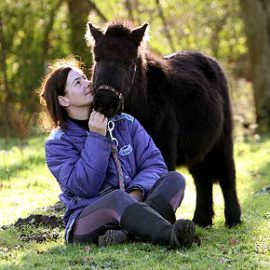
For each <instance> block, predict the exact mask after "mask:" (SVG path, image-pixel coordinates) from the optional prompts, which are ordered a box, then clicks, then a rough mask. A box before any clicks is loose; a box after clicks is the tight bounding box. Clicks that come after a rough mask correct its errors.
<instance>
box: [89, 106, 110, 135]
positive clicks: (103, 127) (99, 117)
mask: <svg viewBox="0 0 270 270" xmlns="http://www.w3.org/2000/svg"><path fill="white" fill-rule="evenodd" d="M107 123H108V118H107V117H105V116H104V115H103V114H101V113H99V112H96V111H93V112H91V114H90V117H89V121H88V127H89V130H90V131H93V132H96V133H98V134H100V135H103V136H106V131H107Z"/></svg>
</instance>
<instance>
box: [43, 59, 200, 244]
mask: <svg viewBox="0 0 270 270" xmlns="http://www.w3.org/2000/svg"><path fill="white" fill-rule="evenodd" d="M40 97H41V100H42V101H43V103H45V105H46V108H47V112H48V116H49V118H50V120H51V122H52V124H53V126H54V127H55V129H54V130H52V132H51V134H50V136H49V138H48V140H47V142H46V145H45V150H46V162H47V165H48V167H49V169H50V171H51V172H52V174H53V175H54V176H55V178H56V179H57V181H58V183H59V185H60V188H61V190H62V193H61V195H60V199H61V201H62V202H63V203H64V205H65V206H66V212H65V214H64V222H65V225H66V234H65V240H66V242H90V243H96V244H99V246H106V245H110V244H117V243H123V242H127V241H128V240H129V239H131V238H136V239H140V240H142V241H151V242H153V243H158V244H163V245H166V246H168V247H171V248H181V247H189V246H191V245H192V243H193V242H194V241H197V240H198V237H197V236H196V234H195V225H194V224H193V222H192V221H190V220H184V219H180V220H177V221H176V220H175V211H176V209H177V208H178V207H179V206H180V204H181V202H182V199H183V196H184V190H185V180H184V178H183V176H182V175H181V174H179V173H177V172H168V171H167V167H166V165H165V163H164V160H163V158H162V156H161V153H160V151H159V150H158V149H157V147H156V146H155V144H154V142H153V140H152V139H151V137H150V136H149V135H148V134H147V133H146V131H145V130H144V128H143V127H142V126H141V125H140V123H139V122H138V121H137V120H136V119H135V118H133V117H132V116H130V115H128V114H124V113H122V114H120V115H115V116H113V117H112V118H110V119H107V118H106V117H105V116H104V115H102V114H100V113H99V112H97V111H94V110H91V104H92V101H93V90H92V88H91V83H90V81H89V80H88V79H87V78H86V76H85V75H84V74H83V72H82V70H81V69H80V67H79V64H78V63H77V62H75V61H73V62H68V61H61V62H58V63H57V64H56V65H54V66H53V67H52V69H51V71H50V72H49V74H48V75H47V76H46V77H45V79H44V81H43V84H42V87H41V92H40ZM108 121H109V125H108ZM108 127H109V128H110V129H111V133H112V134H113V136H114V138H115V139H116V140H111V138H110V137H109V136H108ZM116 141H117V143H118V148H117V151H116V154H115V153H114V152H113V149H114V147H113V146H114V143H115V142H116ZM119 166H120V167H121V168H119ZM121 172H122V173H121Z"/></svg>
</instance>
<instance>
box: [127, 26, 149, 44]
mask: <svg viewBox="0 0 270 270" xmlns="http://www.w3.org/2000/svg"><path fill="white" fill-rule="evenodd" d="M147 28H148V23H145V24H144V25H143V26H141V27H139V28H136V29H134V30H133V31H132V32H131V34H130V36H131V38H132V40H133V41H134V43H135V44H136V46H139V45H140V43H141V41H142V40H143V38H144V36H145V30H146V29H147Z"/></svg>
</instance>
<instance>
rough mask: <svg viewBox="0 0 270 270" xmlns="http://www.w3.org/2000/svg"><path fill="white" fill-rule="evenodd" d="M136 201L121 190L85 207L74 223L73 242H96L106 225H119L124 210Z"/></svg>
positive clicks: (106, 227) (105, 229)
mask: <svg viewBox="0 0 270 270" xmlns="http://www.w3.org/2000/svg"><path fill="white" fill-rule="evenodd" d="M135 202H136V201H135V199H133V198H132V197H131V196H129V195H128V194H127V193H126V192H123V191H122V190H114V191H112V192H111V193H109V194H106V195H104V196H103V197H101V198H100V199H99V200H97V201H96V202H95V203H93V204H91V205H89V206H87V207H85V209H84V210H83V211H82V212H81V214H80V215H79V216H78V218H77V219H76V221H75V224H74V228H73V236H72V240H73V241H74V242H94V243H97V242H98V237H99V236H100V235H102V234H104V233H105V232H106V231H107V230H108V229H109V227H108V224H112V223H114V224H115V223H117V224H119V222H120V219H121V216H122V214H123V212H124V210H125V209H126V208H127V207H128V206H130V205H132V204H134V203H135Z"/></svg>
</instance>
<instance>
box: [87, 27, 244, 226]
mask: <svg viewBox="0 0 270 270" xmlns="http://www.w3.org/2000/svg"><path fill="white" fill-rule="evenodd" d="M146 27H147V26H146V25H144V26H143V27H141V28H138V29H136V30H133V31H132V30H131V29H128V28H127V27H125V26H122V25H117V24H116V25H111V26H109V27H108V28H107V31H106V32H105V34H103V33H101V32H100V31H99V30H97V29H96V28H94V27H93V26H92V25H90V31H91V33H92V35H93V37H94V39H95V42H96V44H95V47H94V49H93V52H94V57H95V58H96V57H98V60H99V61H100V63H101V60H102V59H106V61H103V62H104V63H105V64H103V67H102V66H101V64H100V67H99V70H98V72H99V73H98V72H97V71H96V70H95V68H96V67H95V66H94V76H93V77H94V82H95V80H96V81H98V79H100V82H101V83H103V81H104V80H105V81H106V79H103V81H102V78H103V77H102V76H103V74H105V73H106V68H108V66H111V65H112V62H114V61H116V60H117V61H119V62H118V63H113V64H115V69H117V68H118V67H119V66H120V63H121V57H124V56H122V55H125V58H128V59H129V58H130V57H133V59H134V61H136V73H135V77H133V80H130V85H125V86H124V87H123V88H124V89H129V90H128V91H126V92H125V93H123V94H124V96H125V109H124V110H125V111H126V112H127V113H130V114H131V115H133V116H135V117H136V118H137V119H138V120H139V121H140V122H141V124H142V125H143V126H144V127H145V129H146V130H147V131H148V133H149V134H150V135H151V136H152V138H153V139H154V141H155V143H156V145H157V146H158V147H159V148H160V150H161V152H162V155H163V157H164V159H165V161H166V164H167V166H168V168H169V170H175V168H176V167H177V166H180V165H185V166H187V167H188V169H189V171H190V173H191V174H192V176H193V178H194V181H195V185H196V191H197V201H196V210H195V214H194V218H193V221H194V222H195V223H197V224H199V225H201V226H207V225H210V224H212V218H213V215H214V211H213V205H212V204H213V199H212V188H213V183H214V182H218V183H219V184H220V186H221V189H222V192H223V196H224V201H225V219H226V225H228V226H229V227H231V226H234V225H236V224H238V223H240V222H241V221H240V215H241V210H240V206H239V203H238V199H237V194H236V184H235V165H234V159H233V139H232V129H233V128H232V113H231V105H230V99H229V91H228V85H227V81H226V78H225V75H224V73H223V71H222V69H221V67H220V66H219V64H218V63H217V62H216V60H214V59H213V58H210V57H208V56H206V55H204V54H202V53H199V52H179V53H175V54H172V55H170V56H167V57H165V58H164V57H159V56H155V55H152V54H151V53H149V52H145V51H140V50H141V46H139V45H140V42H141V40H142V36H140V34H141V35H144V31H145V28H146ZM135 31H136V33H134V32H135ZM139 31H140V33H139ZM133 33H134V35H133ZM135 34H136V35H135ZM121 39H122V40H121ZM134 39H138V40H137V42H135V41H134ZM105 40H106V42H105ZM134 43H135V44H136V46H137V55H136V54H135V55H134V56H133V55H132V54H131V52H133V47H134ZM121 44H124V45H121ZM116 46H117V47H116ZM121 46H122V47H121ZM129 46H130V48H129ZM118 47H119V48H118ZM114 48H115V50H114ZM103 56H104V57H103ZM106 57H107V58H106ZM114 59H116V60H114ZM106 63H109V64H106ZM111 72H114V71H113V70H111ZM107 73H108V74H109V75H108V76H109V77H110V78H109V79H108V80H107V84H108V81H110V83H112V84H113V83H114V80H115V81H116V80H117V76H118V77H120V76H124V73H122V74H117V73H115V74H114V75H110V72H107ZM100 74H101V75H100ZM111 74H112V73H111ZM108 76H107V77H108ZM105 77H106V76H105ZM105 77H104V78H105ZM118 79H119V78H118ZM131 81H132V82H131ZM115 85H116V84H115Z"/></svg>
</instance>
